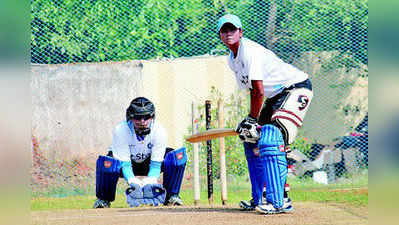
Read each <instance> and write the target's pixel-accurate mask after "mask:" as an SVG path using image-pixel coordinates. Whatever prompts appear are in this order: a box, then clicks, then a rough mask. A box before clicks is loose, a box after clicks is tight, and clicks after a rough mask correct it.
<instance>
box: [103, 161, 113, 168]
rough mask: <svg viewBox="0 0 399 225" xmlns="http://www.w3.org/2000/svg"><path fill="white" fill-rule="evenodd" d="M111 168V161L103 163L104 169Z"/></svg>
mask: <svg viewBox="0 0 399 225" xmlns="http://www.w3.org/2000/svg"><path fill="white" fill-rule="evenodd" d="M111 166H112V162H111V161H104V167H105V168H110V167H111Z"/></svg>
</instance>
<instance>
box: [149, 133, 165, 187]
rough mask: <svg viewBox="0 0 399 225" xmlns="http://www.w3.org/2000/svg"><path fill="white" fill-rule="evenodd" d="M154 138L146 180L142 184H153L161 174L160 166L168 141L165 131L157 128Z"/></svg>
mask: <svg viewBox="0 0 399 225" xmlns="http://www.w3.org/2000/svg"><path fill="white" fill-rule="evenodd" d="M155 138H156V140H155V141H154V146H153V148H152V152H151V163H150V170H149V172H148V175H147V178H145V179H144V180H143V182H144V183H146V182H149V183H155V182H156V181H157V180H158V178H159V176H160V174H161V166H162V162H163V159H164V155H165V150H166V145H167V140H168V137H167V134H166V131H165V130H164V129H163V128H159V130H157V132H156V134H155Z"/></svg>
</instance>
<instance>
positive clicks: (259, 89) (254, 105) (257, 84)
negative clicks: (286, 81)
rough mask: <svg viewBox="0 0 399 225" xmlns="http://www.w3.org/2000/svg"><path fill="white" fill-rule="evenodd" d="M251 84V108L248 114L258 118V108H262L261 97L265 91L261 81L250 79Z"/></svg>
mask: <svg viewBox="0 0 399 225" xmlns="http://www.w3.org/2000/svg"><path fill="white" fill-rule="evenodd" d="M251 85H252V88H251V89H250V94H251V110H250V112H249V115H250V116H252V117H253V118H258V116H259V113H260V110H261V108H262V104H263V98H264V97H265V92H264V90H263V81H262V80H251Z"/></svg>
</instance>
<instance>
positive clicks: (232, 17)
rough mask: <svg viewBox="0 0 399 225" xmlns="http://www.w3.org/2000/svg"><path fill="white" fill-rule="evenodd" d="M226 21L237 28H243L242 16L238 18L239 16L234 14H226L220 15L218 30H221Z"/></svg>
mask: <svg viewBox="0 0 399 225" xmlns="http://www.w3.org/2000/svg"><path fill="white" fill-rule="evenodd" d="M226 23H231V24H233V25H234V26H235V27H237V28H242V24H241V20H240V18H238V16H236V15H233V14H226V15H224V16H222V17H220V18H219V20H218V32H219V31H220V28H222V26H223V25H224V24H226Z"/></svg>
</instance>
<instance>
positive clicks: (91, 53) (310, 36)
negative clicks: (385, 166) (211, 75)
mask: <svg viewBox="0 0 399 225" xmlns="http://www.w3.org/2000/svg"><path fill="white" fill-rule="evenodd" d="M226 13H233V14H236V15H238V16H239V17H240V18H241V20H242V23H243V30H244V36H245V37H247V38H249V39H251V40H253V41H256V42H258V43H260V44H262V45H263V46H265V47H267V48H268V49H271V50H272V51H273V52H275V53H276V54H277V55H278V56H279V57H281V58H282V59H283V60H284V61H286V62H289V63H292V64H294V65H295V66H297V67H298V68H300V69H302V70H304V71H305V72H307V73H308V74H309V75H310V77H311V79H312V81H313V83H314V87H315V90H317V92H316V91H315V98H314V103H312V104H316V105H317V104H319V105H325V106H326V107H324V108H323V107H320V109H318V110H314V111H313V112H312V109H311V111H309V114H308V115H307V118H306V120H305V127H306V126H308V128H309V129H308V130H309V132H307V131H302V132H300V134H299V135H298V138H297V141H296V142H295V143H294V144H293V145H292V146H291V149H292V150H293V153H295V154H294V155H291V156H290V157H289V164H290V165H289V170H290V172H291V175H292V176H293V177H295V178H298V179H299V180H306V178H308V177H310V178H312V179H313V180H314V181H317V182H321V183H339V182H340V181H342V180H347V179H349V180H355V179H357V178H359V177H364V176H366V177H367V172H368V119H367V118H368V117H367V111H368V96H367V81H368V45H367V44H368V36H367V32H368V1H367V0H353V1H345V0H335V1H326V0H295V1H292V0H244V1H228V0H169V1H168V0H138V1H130V0H119V1H107V0H52V1H50V0H32V1H31V63H32V64H67V63H86V62H96V63H100V62H120V61H126V60H164V59H176V58H183V57H194V56H205V57H206V56H210V57H211V56H215V55H216V56H218V55H226V53H227V48H226V47H225V46H223V44H222V42H221V41H220V40H219V37H218V34H217V32H216V23H217V19H218V18H219V17H220V16H222V15H224V14H226ZM162 91H163V92H168V87H164V89H162ZM212 98H214V100H215V102H216V101H217V99H218V94H217V90H214V91H213V94H212ZM247 101H248V100H247V99H246V98H245V97H242V96H241V97H240V96H239V94H237V95H235V96H231V98H229V99H228V100H227V101H226V106H225V107H226V109H225V111H226V112H229V110H230V111H232V112H233V111H234V110H236V109H239V108H240V107H239V106H245V107H241V109H240V110H241V111H242V113H243V112H244V111H245V110H246V107H247V105H248V104H247V103H248V102H247ZM311 108H312V106H311ZM199 110H200V113H203V112H202V111H201V110H202V109H201V108H200V109H199ZM240 110H236V111H239V112H241V111H240ZM213 113H215V115H216V111H214V112H213ZM315 115H316V116H315ZM317 115H318V116H317ZM320 115H325V116H323V117H320ZM239 116H241V115H239V113H237V114H234V115H231V119H230V122H231V124H229V125H231V126H235V124H234V125H233V122H234V121H235V120H238V119H239ZM227 117H228V116H227ZM42 119H43V120H44V119H46V118H42ZM197 119H198V121H201V118H197ZM227 120H228V119H227ZM332 121H334V122H332ZM337 121H338V122H337ZM36 122H37V121H36ZM199 123H200V122H199ZM327 128H330V129H327ZM189 129H191V128H188V131H189ZM330 130H334V132H330ZM32 135H33V136H32V143H33V145H32V146H33V166H32V181H31V185H32V192H33V194H35V193H37V194H38V195H40V194H42V193H44V192H43V190H46V191H47V193H58V194H57V195H58V196H60V195H64V194H65V193H69V194H71V193H77V194H81V193H93V189H94V179H95V168H94V165H95V162H94V161H93V160H95V159H93V157H91V158H90V159H87V158H74V159H71V160H62V159H56V158H53V157H50V156H49V155H48V153H46V152H47V151H48V149H45V147H43V146H40V143H39V142H38V140H37V139H36V137H35V134H34V133H33V134H32ZM49 138H50V137H49ZM226 143H229V146H230V147H231V148H235V150H234V151H226V154H228V155H227V161H228V164H227V170H228V171H230V172H231V174H232V175H237V176H238V175H246V174H247V169H246V163H245V157H244V155H243V154H241V153H242V151H241V149H240V148H241V147H240V143H238V142H237V141H236V140H234V139H231V140H229V139H228V140H227V142H226ZM236 148H239V149H236ZM188 149H189V151H190V150H191V148H190V147H188ZM55 151H56V149H55ZM237 152H241V153H237ZM217 153H218V150H217V149H216V150H215V151H214V155H215V157H216V158H217ZM229 154H230V155H229ZM203 155H205V154H203ZM215 161H216V160H215ZM216 162H217V161H216ZM201 163H205V162H204V161H202V162H201ZM214 164H215V168H214V170H215V172H214V174H215V176H216V177H217V176H218V166H217V165H216V163H214ZM204 165H205V164H204ZM203 174H205V172H204V173H203ZM65 190H69V192H66V191H65ZM71 190H72V192H71Z"/></svg>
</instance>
